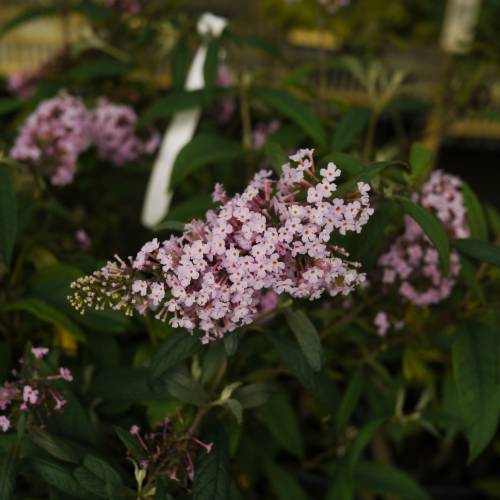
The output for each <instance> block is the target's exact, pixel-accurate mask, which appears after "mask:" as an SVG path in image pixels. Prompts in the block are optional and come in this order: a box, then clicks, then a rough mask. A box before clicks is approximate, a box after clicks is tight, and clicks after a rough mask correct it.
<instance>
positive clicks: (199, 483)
mask: <svg viewBox="0 0 500 500" xmlns="http://www.w3.org/2000/svg"><path fill="white" fill-rule="evenodd" d="M204 440H205V441H206V442H211V443H212V444H213V447H212V450H211V451H210V453H205V452H203V451H202V452H200V454H199V457H198V460H197V462H196V465H195V471H196V473H195V476H194V483H193V500H229V491H230V484H229V452H228V444H227V437H226V434H225V433H224V429H223V428H222V427H220V426H218V427H216V428H215V429H213V430H212V432H210V433H209V434H207V435H206V436H204Z"/></svg>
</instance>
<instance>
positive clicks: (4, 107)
mask: <svg viewBox="0 0 500 500" xmlns="http://www.w3.org/2000/svg"><path fill="white" fill-rule="evenodd" d="M22 106H23V102H22V101H20V100H19V99H14V98H12V97H4V98H3V99H0V116H1V115H6V114H8V113H11V112H12V111H16V110H17V109H19V108H22ZM0 182H1V181H0Z"/></svg>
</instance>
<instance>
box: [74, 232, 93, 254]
mask: <svg viewBox="0 0 500 500" xmlns="http://www.w3.org/2000/svg"><path fill="white" fill-rule="evenodd" d="M75 239H76V241H77V243H78V245H79V246H80V248H81V249H82V250H88V249H89V248H90V247H91V246H92V240H91V239H90V237H89V235H88V234H87V231H85V229H81V228H80V229H78V231H77V232H76V233H75Z"/></svg>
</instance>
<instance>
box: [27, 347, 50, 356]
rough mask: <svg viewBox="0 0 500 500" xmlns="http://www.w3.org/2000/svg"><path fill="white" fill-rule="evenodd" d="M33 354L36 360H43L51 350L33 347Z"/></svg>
mask: <svg viewBox="0 0 500 500" xmlns="http://www.w3.org/2000/svg"><path fill="white" fill-rule="evenodd" d="M31 352H32V353H33V356H35V358H36V359H42V358H43V357H44V356H46V355H47V354H48V353H49V350H48V349H47V348H46V347H33V348H32V349H31Z"/></svg>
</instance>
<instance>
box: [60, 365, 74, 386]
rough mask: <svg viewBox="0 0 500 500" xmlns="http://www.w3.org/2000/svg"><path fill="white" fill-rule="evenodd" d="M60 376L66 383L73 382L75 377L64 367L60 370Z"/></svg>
mask: <svg viewBox="0 0 500 500" xmlns="http://www.w3.org/2000/svg"><path fill="white" fill-rule="evenodd" d="M59 375H60V376H61V378H62V379H63V380H66V382H71V381H72V380H73V375H72V374H71V372H70V371H69V370H68V369H67V368H63V367H62V366H61V367H60V368H59Z"/></svg>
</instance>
